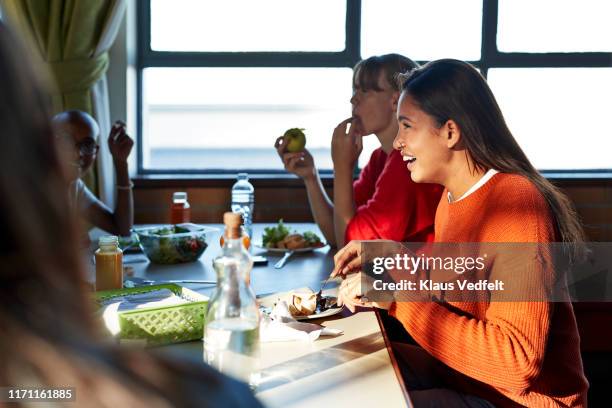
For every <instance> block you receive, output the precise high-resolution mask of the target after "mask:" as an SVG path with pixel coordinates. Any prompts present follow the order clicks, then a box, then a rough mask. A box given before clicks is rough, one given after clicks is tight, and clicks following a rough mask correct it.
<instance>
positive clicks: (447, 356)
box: [390, 193, 555, 395]
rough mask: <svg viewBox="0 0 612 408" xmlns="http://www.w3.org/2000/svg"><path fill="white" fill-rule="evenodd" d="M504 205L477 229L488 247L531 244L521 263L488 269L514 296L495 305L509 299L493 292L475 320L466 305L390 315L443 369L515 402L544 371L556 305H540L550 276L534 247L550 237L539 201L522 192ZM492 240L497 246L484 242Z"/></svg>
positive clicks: (412, 307) (432, 305) (409, 306)
mask: <svg viewBox="0 0 612 408" xmlns="http://www.w3.org/2000/svg"><path fill="white" fill-rule="evenodd" d="M504 200H505V202H504V204H505V205H506V206H504V207H499V206H497V207H496V208H498V209H496V210H495V212H494V213H490V214H488V217H487V218H488V219H487V220H486V221H481V222H483V223H485V225H487V227H486V228H489V229H491V230H493V231H492V233H491V235H489V239H488V240H489V241H490V242H515V243H532V244H533V245H532V246H525V248H526V249H525V250H522V252H520V254H521V255H520V256H517V254H516V252H515V253H509V254H501V255H499V256H497V257H496V258H495V259H494V262H492V264H491V266H490V269H489V273H490V275H489V277H488V279H489V280H490V281H493V280H495V279H500V280H502V281H505V282H506V281H507V282H512V284H513V287H514V292H513V293H512V296H514V297H511V298H508V297H506V298H505V299H506V300H507V301H501V300H502V299H504V298H503V297H502V296H508V295H507V294H504V295H496V294H494V292H491V299H490V303H488V305H487V306H486V310H485V311H484V314H483V315H481V316H479V318H477V317H475V316H474V315H473V314H471V313H468V312H466V311H463V310H470V308H469V307H467V306H469V304H466V303H454V304H453V303H452V302H450V303H436V302H404V303H395V304H393V305H392V307H391V310H390V314H391V315H393V316H395V317H396V318H397V319H398V320H400V322H401V323H402V324H403V325H404V326H405V328H406V330H407V331H408V332H409V333H410V334H411V335H412V336H413V337H414V339H415V340H416V341H417V343H419V345H421V346H422V347H423V348H424V349H426V350H427V351H428V352H429V353H430V354H431V355H432V356H433V357H435V358H437V359H438V360H440V361H441V362H443V363H444V364H446V365H448V366H449V367H451V368H453V369H455V370H457V371H458V372H460V373H462V374H464V375H467V376H469V377H471V378H474V379H476V380H478V381H481V382H484V383H486V384H489V385H492V386H494V387H497V388H501V389H506V390H511V391H513V392H514V393H517V394H519V395H520V394H523V393H525V392H526V390H527V389H528V388H529V387H530V386H532V385H533V383H534V382H535V380H536V378H537V377H538V375H539V374H540V372H541V370H542V367H543V362H544V356H545V350H546V347H547V341H548V336H549V332H550V327H551V321H552V315H553V309H554V303H551V302H546V301H543V300H544V299H547V297H546V296H547V295H546V294H547V293H548V292H547V289H548V288H550V287H551V283H552V282H554V275H555V271H554V268H553V266H552V263H551V261H550V258H549V256H548V255H550V253H548V252H546V251H547V249H546V247H538V246H537V244H536V243H537V242H540V243H545V242H553V241H554V240H555V239H554V235H555V234H554V230H553V228H552V227H551V222H550V215H549V214H548V210H547V205H546V203H545V202H544V201H543V199H540V198H539V197H538V198H536V197H534V195H533V194H530V193H527V194H523V195H522V197H521V196H518V197H516V199H515V198H514V197H512V194H505V195H504ZM493 236H494V237H495V238H496V239H492V238H490V237H493ZM542 248H544V250H542ZM522 293H528V294H529V299H526V298H525V297H522V298H519V297H518V294H522ZM508 299H510V300H508ZM532 299H534V300H535V299H539V300H540V301H531V300H532ZM517 300H520V301H517ZM524 300H525V301H524ZM527 300H530V301H527ZM462 306H463V310H461V309H462ZM480 306H481V307H482V304H480Z"/></svg>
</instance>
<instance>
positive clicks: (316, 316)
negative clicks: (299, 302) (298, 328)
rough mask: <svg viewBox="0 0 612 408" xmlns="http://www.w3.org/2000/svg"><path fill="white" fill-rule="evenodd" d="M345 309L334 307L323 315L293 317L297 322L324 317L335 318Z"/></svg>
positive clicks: (322, 313)
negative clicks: (334, 316)
mask: <svg viewBox="0 0 612 408" xmlns="http://www.w3.org/2000/svg"><path fill="white" fill-rule="evenodd" d="M342 309H344V307H332V308H331V309H327V310H326V311H324V312H321V313H315V314H311V315H309V316H293V318H294V319H295V320H312V319H320V318H323V317H328V316H333V315H335V314H338V313H340V312H341V311H342Z"/></svg>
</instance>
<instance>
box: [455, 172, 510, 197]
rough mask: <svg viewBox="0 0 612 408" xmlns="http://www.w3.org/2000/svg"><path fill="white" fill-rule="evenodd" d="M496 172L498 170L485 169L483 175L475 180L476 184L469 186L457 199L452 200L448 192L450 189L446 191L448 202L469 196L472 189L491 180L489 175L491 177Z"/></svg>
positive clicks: (474, 189)
mask: <svg viewBox="0 0 612 408" xmlns="http://www.w3.org/2000/svg"><path fill="white" fill-rule="evenodd" d="M497 173H499V171H497V170H495V169H489V171H487V172H486V173H485V174H484V176H482V177H481V178H480V180H478V181H477V182H476V184H474V185H473V186H472V187H470V189H469V190H468V191H466V192H465V193H464V194H463V195H462V196H461V197H459V199H458V200H453V195H452V194H451V193H450V191H449V192H448V194H447V195H448V202H449V203H452V202H453V201H454V202H457V201H461V200H463V199H464V198H465V197H467V196H469V195H470V194H472V193H473V192H474V191H476V190H478V189H479V188H480V187H482V186H483V185H484V184H485V183H486V182H487V181H489V180H491V177H493V176H494V175H496V174H497Z"/></svg>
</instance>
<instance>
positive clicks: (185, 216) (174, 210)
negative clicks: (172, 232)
mask: <svg viewBox="0 0 612 408" xmlns="http://www.w3.org/2000/svg"><path fill="white" fill-rule="evenodd" d="M185 222H191V206H190V205H189V202H188V201H187V193H185V192H182V191H179V192H176V193H174V194H172V206H171V207H170V223H171V224H181V223H185Z"/></svg>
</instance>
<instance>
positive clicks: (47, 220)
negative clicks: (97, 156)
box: [0, 23, 260, 408]
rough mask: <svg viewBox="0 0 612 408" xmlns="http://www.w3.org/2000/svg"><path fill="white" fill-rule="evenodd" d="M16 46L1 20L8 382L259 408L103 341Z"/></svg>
mask: <svg viewBox="0 0 612 408" xmlns="http://www.w3.org/2000/svg"><path fill="white" fill-rule="evenodd" d="M16 43H17V39H16V38H15V37H14V36H13V35H11V33H9V32H8V30H7V29H6V27H5V26H4V25H3V24H2V23H0V78H2V79H3V80H2V85H1V86H2V95H3V98H2V101H1V102H0V129H2V138H1V139H0V144H1V147H0V218H1V221H0V225H2V234H0V237H1V238H0V241H1V242H0V259H1V260H2V268H1V269H0V333H2V335H0V386H2V387H16V388H23V387H74V392H75V395H76V401H75V402H76V403H77V404H78V406H92V407H113V408H117V407H170V406H181V407H191V406H198V407H204V406H215V407H217V406H224V407H238V406H240V407H244V406H256V407H257V406H260V404H259V402H258V401H257V400H256V399H255V398H254V397H253V395H252V394H251V392H250V390H249V389H248V387H247V386H246V385H245V384H242V383H239V382H237V381H235V380H232V379H230V378H229V377H226V376H224V375H222V374H220V373H218V372H216V371H214V370H213V369H212V368H210V367H209V366H207V365H205V364H203V363H202V364H193V363H191V362H188V361H185V360H183V359H181V358H180V357H179V356H172V357H171V356H170V355H169V354H168V355H162V354H161V353H160V354H159V355H155V354H153V353H150V352H147V351H145V350H142V349H126V348H119V347H117V346H112V345H104V344H102V343H101V342H100V341H99V336H98V334H99V333H98V329H97V326H96V323H95V322H94V319H93V310H92V307H91V301H90V294H89V293H87V291H86V290H85V289H84V288H85V284H84V278H83V269H82V265H81V264H80V262H79V257H78V256H77V251H78V249H77V243H76V237H77V234H76V227H75V222H74V221H75V220H74V218H73V216H72V214H73V213H72V212H70V211H66V209H67V208H69V207H68V197H66V194H65V193H63V192H64V191H65V187H64V186H65V177H66V174H65V173H66V171H65V169H64V168H63V167H62V162H63V161H62V160H60V159H58V155H57V149H56V142H57V139H56V138H55V137H54V136H53V134H52V130H51V126H50V123H49V121H48V111H47V109H46V108H47V106H46V101H47V98H46V96H45V95H44V94H43V93H42V92H41V91H40V90H39V88H38V86H37V84H36V82H37V81H36V80H35V75H34V73H33V70H32V69H31V68H30V67H31V66H32V65H31V63H30V61H28V59H27V58H25V56H24V55H20V54H15V53H14V51H13V50H16V49H19V47H17V45H18V44H17V45H16ZM56 404H57V405H62V403H61V402H57V403H56ZM24 405H26V404H24ZM64 405H66V406H73V405H74V402H67V403H64Z"/></svg>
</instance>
